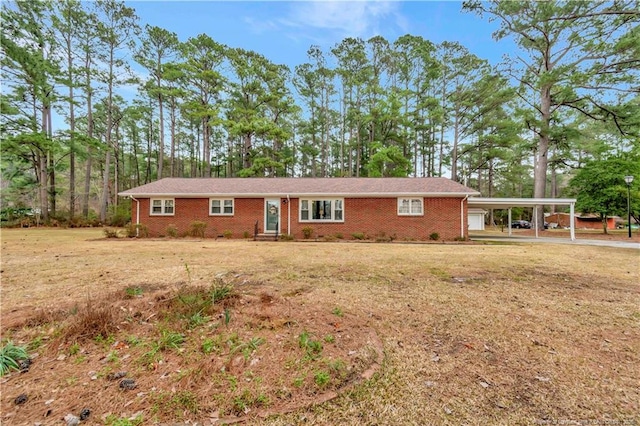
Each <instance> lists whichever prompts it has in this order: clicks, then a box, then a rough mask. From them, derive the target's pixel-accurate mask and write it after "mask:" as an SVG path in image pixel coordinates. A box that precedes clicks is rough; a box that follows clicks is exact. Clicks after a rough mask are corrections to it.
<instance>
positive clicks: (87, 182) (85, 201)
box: [82, 52, 93, 219]
mask: <svg viewBox="0 0 640 426" xmlns="http://www.w3.org/2000/svg"><path fill="white" fill-rule="evenodd" d="M85 70H86V71H85V86H86V88H87V136H88V138H89V141H90V142H89V145H87V163H86V170H85V173H86V174H85V177H84V193H83V194H82V216H83V217H84V218H85V219H87V218H88V217H89V193H90V191H91V167H92V164H91V162H92V156H93V153H92V149H91V143H93V142H92V140H93V104H92V102H93V90H92V89H91V55H90V54H89V52H86V54H85Z"/></svg>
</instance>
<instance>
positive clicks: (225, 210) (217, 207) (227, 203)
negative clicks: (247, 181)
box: [209, 198, 233, 216]
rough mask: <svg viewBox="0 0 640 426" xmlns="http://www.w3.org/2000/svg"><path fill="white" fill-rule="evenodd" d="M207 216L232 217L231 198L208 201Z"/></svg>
mask: <svg viewBox="0 0 640 426" xmlns="http://www.w3.org/2000/svg"><path fill="white" fill-rule="evenodd" d="M209 215H211V216H233V198H211V199H209Z"/></svg>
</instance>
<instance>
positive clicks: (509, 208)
mask: <svg viewBox="0 0 640 426" xmlns="http://www.w3.org/2000/svg"><path fill="white" fill-rule="evenodd" d="M509 236H511V207H509Z"/></svg>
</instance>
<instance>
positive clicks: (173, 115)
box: [170, 98, 176, 177]
mask: <svg viewBox="0 0 640 426" xmlns="http://www.w3.org/2000/svg"><path fill="white" fill-rule="evenodd" d="M170 117H171V159H170V168H171V177H175V175H176V102H175V98H171V110H170Z"/></svg>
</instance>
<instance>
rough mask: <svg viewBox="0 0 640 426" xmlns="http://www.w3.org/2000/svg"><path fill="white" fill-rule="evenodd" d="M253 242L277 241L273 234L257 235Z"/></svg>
mask: <svg viewBox="0 0 640 426" xmlns="http://www.w3.org/2000/svg"><path fill="white" fill-rule="evenodd" d="M254 240H255V241H277V240H276V235H275V234H258V235H256V237H255V238H254Z"/></svg>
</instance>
